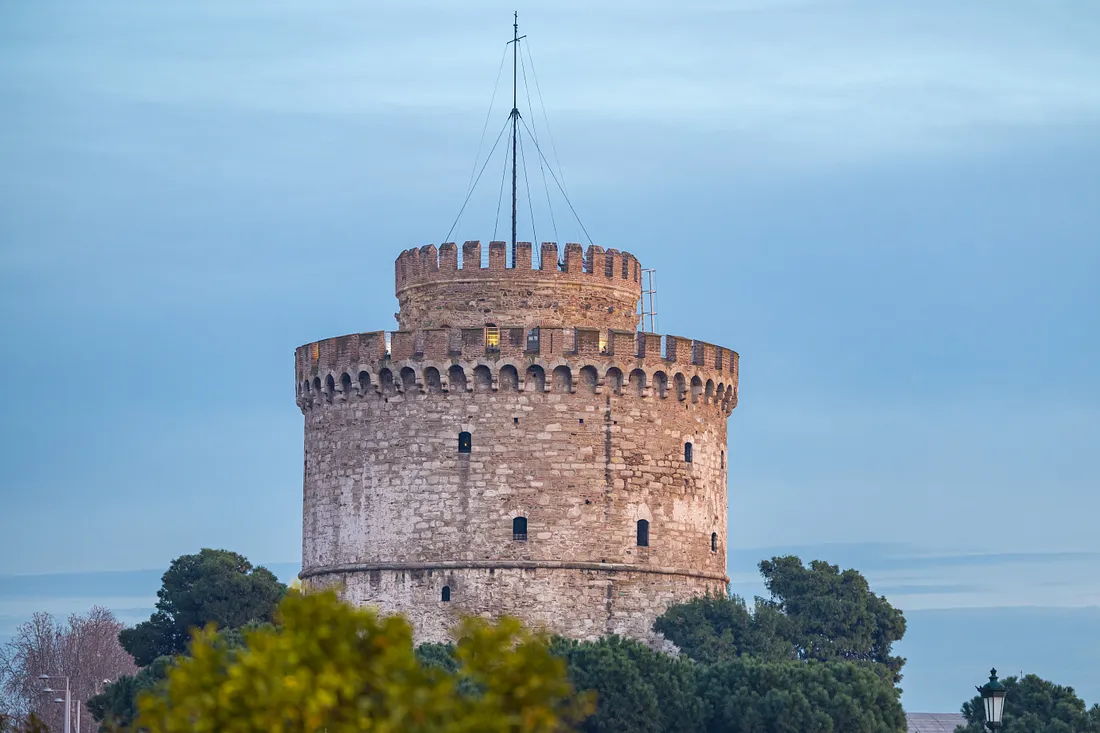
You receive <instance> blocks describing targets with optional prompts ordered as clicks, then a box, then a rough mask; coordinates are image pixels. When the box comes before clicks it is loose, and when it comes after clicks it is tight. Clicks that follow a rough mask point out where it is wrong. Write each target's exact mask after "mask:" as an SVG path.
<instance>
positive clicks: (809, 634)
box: [653, 555, 905, 684]
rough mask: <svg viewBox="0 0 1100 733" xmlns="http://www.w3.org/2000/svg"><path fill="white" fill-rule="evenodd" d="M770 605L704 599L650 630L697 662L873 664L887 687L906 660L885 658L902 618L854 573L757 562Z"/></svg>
mask: <svg viewBox="0 0 1100 733" xmlns="http://www.w3.org/2000/svg"><path fill="white" fill-rule="evenodd" d="M760 573H761V575H763V576H764V583H765V586H766V587H767V588H768V591H769V592H770V593H771V598H768V599H763V598H757V599H756V600H755V604H754V607H753V609H752V610H751V611H750V610H749V608H748V605H747V604H746V603H745V601H744V599H742V598H740V597H738V596H736V595H734V594H732V593H730V594H728V596H727V597H722V596H715V595H709V594H708V595H706V596H702V597H699V598H694V599H692V600H690V601H688V602H686V603H682V604H679V605H676V606H672V607H671V608H669V609H668V611H666V612H665V613H664V614H663V615H662V616H661V617H659V618H658V619H657V621H656V622H655V623H654V625H653V628H654V629H655V630H656V631H658V632H660V633H661V634H663V635H664V636H665V638H667V639H668V640H669V641H671V642H673V643H674V644H676V645H677V646H678V647H679V648H680V650H681V651H682V652H683V653H685V654H687V655H688V656H690V657H691V658H692V659H695V660H696V661H699V662H705V663H714V662H722V661H730V660H733V659H737V658H739V657H743V656H749V657H753V658H754V659H758V660H763V661H774V662H778V661H782V660H805V661H809V660H815V661H821V662H833V661H848V662H858V663H866V664H871V665H874V667H873V668H874V669H878V670H879V672H880V673H881V674H882V675H883V676H885V677H886V678H887V679H889V680H890V681H891V682H892V683H893V684H897V683H898V682H899V681H900V680H901V667H902V665H903V664H904V663H905V660H904V659H902V658H900V657H895V656H891V654H890V652H891V649H892V645H893V643H894V642H895V641H898V640H899V639H901V637H902V636H903V635H904V634H905V617H904V615H903V614H902V612H901V611H899V610H898V609H896V608H894V607H893V606H891V605H890V603H889V602H888V601H887V600H886V599H885V598H884V597H882V596H876V595H875V594H874V593H872V592H871V590H870V587H869V585H868V584H867V580H866V579H865V578H864V577H863V576H862V575H861V574H860V573H858V572H857V571H855V570H845V571H844V572H841V571H840V569H839V568H838V567H837V566H836V565H830V564H829V563H827V562H822V561H820V560H815V561H813V562H811V563H810V565H809V567H806V566H805V565H803V563H802V561H801V560H800V559H799V558H797V557H795V556H793V555H791V556H786V557H774V558H772V559H771V560H765V561H763V562H761V563H760Z"/></svg>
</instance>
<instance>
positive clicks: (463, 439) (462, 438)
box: [458, 432, 474, 453]
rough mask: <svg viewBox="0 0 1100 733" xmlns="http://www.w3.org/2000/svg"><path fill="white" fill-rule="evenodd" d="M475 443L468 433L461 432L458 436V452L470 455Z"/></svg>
mask: <svg viewBox="0 0 1100 733" xmlns="http://www.w3.org/2000/svg"><path fill="white" fill-rule="evenodd" d="M473 445H474V441H473V438H472V437H470V434H469V433H467V432H461V433H459V434H458V452H459V453H469V452H470V450H471V449H472V448H473Z"/></svg>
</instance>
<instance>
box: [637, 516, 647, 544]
mask: <svg viewBox="0 0 1100 733" xmlns="http://www.w3.org/2000/svg"><path fill="white" fill-rule="evenodd" d="M638 547H649V522H648V521H646V520H644V519H639V520H638Z"/></svg>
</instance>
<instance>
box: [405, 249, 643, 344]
mask: <svg viewBox="0 0 1100 733" xmlns="http://www.w3.org/2000/svg"><path fill="white" fill-rule="evenodd" d="M509 249H510V247H509V246H508V243H507V242H499V241H494V242H489V247H488V257H487V258H483V256H482V255H483V251H482V246H481V242H479V241H469V242H465V243H463V245H462V247H461V251H460V248H459V247H458V246H457V245H456V244H455V243H454V242H447V243H444V244H442V245H440V246H439V247H438V248H436V246H435V245H434V244H429V245H427V246H424V247H419V248H414V249H408V250H405V251H404V252H402V253H401V254H400V255H399V256H398V257H397V260H396V262H395V263H394V280H395V292H396V294H397V298H398V301H399V302H400V304H401V313H400V314H399V316H398V322H399V324H400V326H401V328H403V329H410V328H419V327H438V326H484V325H486V324H488V323H497V324H499V323H501V322H513V323H514V322H516V321H517V320H521V319H522V320H523V321H524V325H526V326H532V325H535V324H536V323H547V322H549V321H551V320H554V319H558V320H557V322H556V323H557V325H565V324H566V323H581V324H583V325H586V326H594V327H604V328H626V329H633V328H634V327H635V326H636V324H637V316H636V310H637V304H638V299H639V297H640V294H641V280H642V268H641V263H639V262H638V259H637V258H636V257H634V255H632V254H630V253H629V252H620V251H619V250H615V249H607V250H605V249H604V248H603V247H598V246H596V245H590V246H589V247H588V248H587V249H585V248H584V247H582V246H581V245H579V244H574V243H569V244H566V245H565V248H564V251H562V252H559V249H558V245H557V244H556V243H555V242H543V243H542V245H541V248H540V257H539V260H538V262H539V267H537V268H535V267H534V264H535V263H534V259H533V257H532V245H531V243H530V242H517V243H516V256H515V261H513V262H509V261H508V254H509ZM460 255H461V256H460ZM486 263H487V265H486ZM530 319H534V320H530Z"/></svg>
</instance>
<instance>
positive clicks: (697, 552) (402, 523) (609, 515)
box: [299, 357, 735, 640]
mask: <svg viewBox="0 0 1100 733" xmlns="http://www.w3.org/2000/svg"><path fill="white" fill-rule="evenodd" d="M673 366H675V365H673ZM361 367H365V368H361ZM644 367H645V364H644V361H642V360H638V359H636V358H635V359H633V360H630V361H627V360H621V359H612V358H609V357H603V358H601V359H591V360H588V363H582V362H578V361H573V362H565V361H562V360H557V361H542V360H539V359H527V360H525V361H524V362H518V361H517V360H510V361H508V362H506V363H505V362H504V361H500V362H485V361H482V362H481V363H476V362H466V363H457V364H455V363H452V364H451V365H449V366H448V365H447V364H445V363H437V362H425V361H417V360H406V361H402V362H396V363H395V362H393V361H392V360H391V359H388V358H386V359H382V360H379V361H378V362H375V363H373V364H370V365H358V366H353V367H351V368H350V371H351V372H353V373H354V372H355V371H356V370H357V369H359V376H358V377H357V380H356V382H355V383H354V385H352V384H350V383H349V382H348V380H347V379H341V380H340V382H342V384H341V386H340V387H339V388H337V389H336V390H334V391H327V390H325V389H324V388H322V389H321V390H320V391H319V392H318V391H313V390H312V386H311V382H310V381H309V380H308V379H306V380H303V384H304V385H305V387H306V388H307V389H310V390H311V391H310V392H308V393H305V394H302V393H301V390H300V394H299V403H300V405H301V406H302V407H303V411H304V414H305V424H306V425H305V427H306V430H305V495H304V528H303V529H304V531H303V566H304V568H303V573H302V577H303V578H304V579H305V580H306V581H307V583H308V584H310V585H311V586H312V585H325V584H329V583H334V582H335V583H340V584H342V585H343V586H344V588H345V590H344V593H345V597H347V598H348V599H349V600H354V601H356V602H362V603H370V604H375V605H378V606H379V607H381V608H382V609H384V610H387V611H400V612H403V613H405V614H407V615H408V616H409V617H410V618H411V619H412V620H413V621H414V623H415V624H416V626H417V631H418V636H419V638H421V639H435V640H440V639H443V638H444V634H445V630H446V629H447V628H449V626H450V625H451V623H452V622H453V618H454V615H455V614H456V613H478V614H486V615H495V614H503V613H514V614H517V615H520V616H521V617H522V618H524V619H526V620H528V621H529V622H532V623H539V624H546V625H548V626H549V627H550V628H551V629H552V630H554V631H556V632H558V633H562V634H565V635H568V636H575V637H582V638H584V637H589V636H593V635H600V634H604V633H610V632H616V633H629V634H630V635H632V636H638V637H641V638H645V637H646V636H647V635H648V634H649V628H650V626H651V624H652V621H653V619H654V618H655V617H656V616H657V615H659V614H660V613H661V611H663V609H664V608H665V607H667V605H668V604H669V603H670V602H672V601H675V600H686V599H687V598H689V597H691V596H692V595H694V594H697V593H700V592H702V590H704V589H705V588H707V587H714V588H718V587H720V586H721V585H722V583H723V582H724V579H725V556H726V551H725V538H726V465H725V451H726V418H727V417H728V415H729V412H730V410H732V406H733V404H734V399H735V397H734V395H735V391H734V389H732V385H731V388H729V389H727V388H726V386H725V384H723V385H722V388H721V390H720V391H716V390H714V389H713V384H714V380H713V379H712V378H711V377H713V376H718V378H722V376H721V375H720V374H717V375H715V374H712V372H713V369H711V370H707V369H701V368H699V367H688V368H683V367H680V368H677V370H676V371H675V373H674V374H673V375H672V377H671V378H669V377H666V376H665V372H664V371H660V370H654V369H653V368H652V367H649V368H644ZM624 373H625V374H627V375H628V377H626V378H624V377H623V374H624ZM441 375H444V376H442V377H441ZM703 377H707V379H706V382H707V383H708V387H707V388H706V389H695V390H691V389H684V390H678V389H677V388H676V385H677V384H684V385H691V384H692V382H695V383H696V384H701V383H703V381H704V380H703ZM693 378H694V379H693ZM725 378H726V379H728V378H729V377H728V376H726V377H725ZM314 379H319V377H315V378H314ZM734 379H735V377H734ZM332 381H333V382H335V381H336V380H332ZM330 383H331V382H330ZM463 431H465V432H469V433H470V435H471V438H472V446H471V452H470V453H460V452H459V451H458V437H459V433H460V432H463ZM687 442H691V443H692V461H691V462H687V461H685V452H684V451H685V448H684V445H685V443H687ZM520 516H522V517H526V519H527V540H526V541H519V540H516V539H514V538H513V533H512V530H513V524H512V521H513V519H514V518H515V517H520ZM640 519H644V520H646V521H648V522H649V523H650V526H649V546H648V547H639V546H638V544H637V531H638V530H637V528H638V520H640ZM712 536H713V538H714V539H713V540H712ZM712 542H713V544H712ZM641 570H644V571H646V572H638V571H641ZM443 585H448V587H449V589H450V592H451V600H450V601H449V602H443V601H442V600H441V590H442V586H443Z"/></svg>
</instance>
